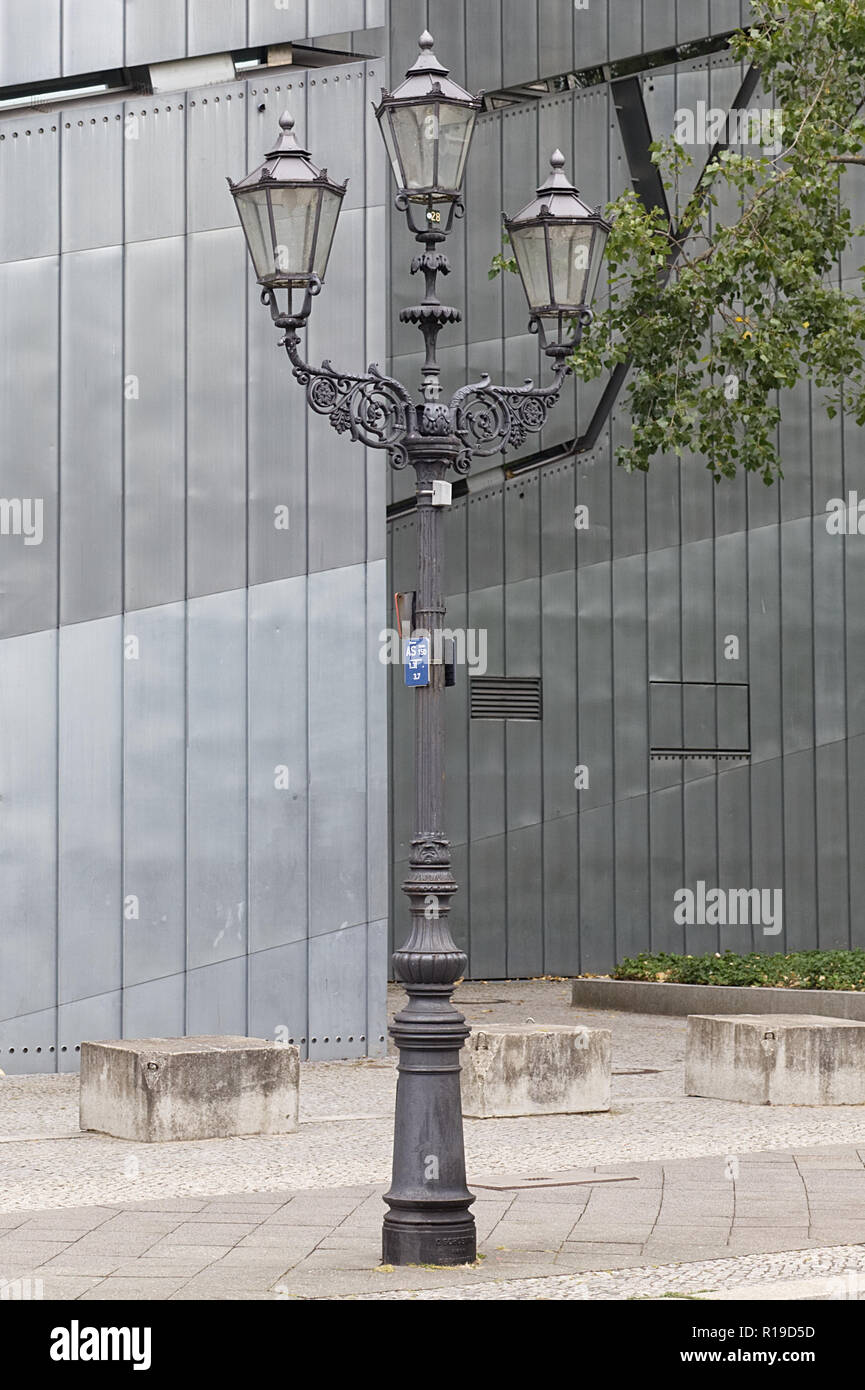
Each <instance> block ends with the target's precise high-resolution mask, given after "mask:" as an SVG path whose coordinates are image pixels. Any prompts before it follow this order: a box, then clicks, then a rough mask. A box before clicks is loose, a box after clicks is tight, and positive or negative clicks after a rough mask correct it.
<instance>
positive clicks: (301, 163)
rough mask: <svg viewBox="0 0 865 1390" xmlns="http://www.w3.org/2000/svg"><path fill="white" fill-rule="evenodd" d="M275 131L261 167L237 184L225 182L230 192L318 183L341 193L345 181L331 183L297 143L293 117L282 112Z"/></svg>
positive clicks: (324, 172)
mask: <svg viewBox="0 0 865 1390" xmlns="http://www.w3.org/2000/svg"><path fill="white" fill-rule="evenodd" d="M279 132H280V133H279V137H278V139H277V142H276V144H275V145H274V147H273V149H272V150H269V151H268V153H267V156H266V158H265V161H264V163H263V164H261V165H259V167H258V168H257V169H254V170H253V171H252V173H251V174H247V175H246V177H245V178H243V179H241V180H240V181H239V182H238V183H232V182H231V180H230V179H229V183H230V184H231V189H232V191H233V192H239V193H244V192H249V191H250V190H252V189H255V188H259V187H262V186H265V187H266V186H267V185H269V184H274V183H277V184H280V183H281V184H304V183H318V184H324V185H326V186H327V187H328V188H331V189H333V190H334V192H344V191H345V189H346V187H347V185H348V179H346V181H345V183H334V181H333V180H332V179H330V178H329V177H328V173H327V170H326V169H319V168H318V166H317V165H316V164H313V162H312V159H311V157H310V153H309V150H305V149H303V148H302V147H301V145H300V144H299V142H298V139H297V136H296V135H295V133H294V117H293V116H292V115H291V114H290V113H289V112H288V111H283V113H282V115H281V116H280V118H279Z"/></svg>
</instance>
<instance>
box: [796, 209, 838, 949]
mask: <svg viewBox="0 0 865 1390" xmlns="http://www.w3.org/2000/svg"><path fill="white" fill-rule="evenodd" d="M838 196H839V198H840V196H841V195H840V191H839V195H838ZM839 277H840V270H839ZM838 432H839V434H840V437H841V496H842V497H845V498H846V497H847V496H848V492H847V431H846V430H845V429H844V420H843V416H842V417H841V419H840V420H839V431H838ZM812 476H813V475H812ZM812 500H813V499H812ZM813 530H814V528H813V527H811V533H812V541H811V543H812V545H813ZM847 540H848V537H847V536H843V537H842V539H841V544H842V546H843V552H842V566H841V612H842V613H843V614H844V642H843V654H844V684H843V687H842V688H843V690H844V811H845V833H846V837H847V843H846V862H847V947H848V949H849V948H850V947H851V946H852V945H853V902H852V899H851V884H852V878H853V875H852V871H851V868H852V860H851V858H850V853H851V845H850V700H849V695H850V686H849V671H848V664H849V663H848V648H847ZM812 602H813V599H812ZM782 767H783V763H782Z"/></svg>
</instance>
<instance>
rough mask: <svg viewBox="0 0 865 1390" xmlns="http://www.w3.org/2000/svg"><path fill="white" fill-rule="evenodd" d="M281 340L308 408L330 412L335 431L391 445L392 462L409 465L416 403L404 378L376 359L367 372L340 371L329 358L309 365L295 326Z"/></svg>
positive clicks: (374, 443) (362, 440)
mask: <svg viewBox="0 0 865 1390" xmlns="http://www.w3.org/2000/svg"><path fill="white" fill-rule="evenodd" d="M282 341H283V344H284V346H285V350H286V352H287V353H288V356H289V359H290V361H291V366H292V374H293V375H294V377H295V380H297V381H298V382H299V383H300V385H301V386H305V387H306V399H307V402H308V403H309V406H310V409H311V410H314V411H315V413H316V414H317V415H324V416H326V417H327V418H328V419H329V420H330V423H331V425H332V426H333V428H334V429H335V430H336V432H337V434H344V433H346V431H348V433H349V434H350V435H351V437H352V439H356V440H359V441H360V443H361V444H365V445H366V446H367V448H369V449H387V450H388V452H389V453H390V456H391V457H390V462H391V466H392V467H393V468H405V466H406V464H407V463H408V461H409V460H408V454H407V452H406V450H405V447H404V441H405V438H406V436H407V435H410V434H415V433H416V432H417V407H416V406H415V404H414V402H413V401H412V398H411V396H410V395H409V393H408V391H407V390H406V389H405V387H404V386H403V385H402V383H401V382H399V381H396V380H395V379H394V378H393V377H390V376H385V375H384V373H383V372H381V371H379V368H378V364H377V363H375V362H372V363H370V365H369V367H368V369H367V372H366V374H365V375H364V376H351V375H349V374H347V373H344V372H337V371H335V370H334V368H333V366H332V365H331V363H330V362H329V361H328V360H327V359H325V360H324V361H323V362H322V364H321V366H320V367H311V366H310V365H309V363H308V362H305V361H304V359H303V358H302V357H301V355H300V352H299V348H300V337H299V335H298V333H297V329H296V327H294V326H291V327H289V329H288V332H287V333H286V335H285V337H284V339H283V340H282Z"/></svg>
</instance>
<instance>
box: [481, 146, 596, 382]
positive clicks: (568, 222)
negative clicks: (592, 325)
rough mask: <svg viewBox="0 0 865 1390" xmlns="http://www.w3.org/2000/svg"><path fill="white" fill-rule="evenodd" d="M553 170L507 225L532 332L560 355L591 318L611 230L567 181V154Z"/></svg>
mask: <svg viewBox="0 0 865 1390" xmlns="http://www.w3.org/2000/svg"><path fill="white" fill-rule="evenodd" d="M550 169H551V173H550V176H549V178H548V179H547V181H546V183H544V184H541V187H540V188H539V189H538V191H537V194H536V195H535V197H534V198H533V199H532V201H531V202H530V203H529V204H528V205H527V206H526V207H524V208H523V210H522V212H519V213H517V215H516V217H514V218H508V217H507V216H505V217H504V218H503V221H504V227H505V231H506V232H507V234H508V236H509V237H510V241H511V246H512V247H513V252H514V257H515V259H516V262H517V269H518V270H519V272H520V277H521V279H522V282H523V289H524V290H525V292H526V299H527V300H528V301H529V308H530V309H531V312H532V324H531V327H532V328H533V330H534V331H535V332H538V333H539V334H540V337H541V345H542V347H543V348H544V351H545V352H547V353H548V354H550V355H551V356H556V355H557V353H558V352H559V350H560V347H561V344H562V343H563V342H564V341H566V340H568V339H572V338H573V328H572V325H573V324H574V322H576V323H578V324H580V325H582V324H584V323H586V322H588V321H589V320H590V319H591V309H590V308H589V306H590V304H591V303H592V300H593V299H594V297H595V286H596V285H597V283H598V273H599V271H600V269H601V261H602V260H603V258H604V247H605V246H606V244H607V237H608V236H609V233H610V225H609V223H608V222H605V221H604V219H603V217H602V216H601V210H600V208H595V210H594V211H592V209H591V208H590V207H587V206H586V204H585V203H584V202H583V200H582V198H581V197H580V195H579V193H578V192H577V190H576V189H575V188H574V185H573V184H572V183H571V182H570V180H569V179H568V178H567V176H566V174H565V157H564V155H563V154H562V152H561V150H556V151H555V152H554V153H553V156H552V158H551V159H550Z"/></svg>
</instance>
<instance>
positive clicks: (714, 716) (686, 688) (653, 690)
mask: <svg viewBox="0 0 865 1390" xmlns="http://www.w3.org/2000/svg"><path fill="white" fill-rule="evenodd" d="M649 711H650V713H649V740H650V747H649V753H650V755H651V757H653V758H748V757H750V755H751V718H750V698H749V687H748V686H747V685H745V684H739V683H733V682H724V683H723V684H715V683H714V682H712V681H651V682H650V683H649Z"/></svg>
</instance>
